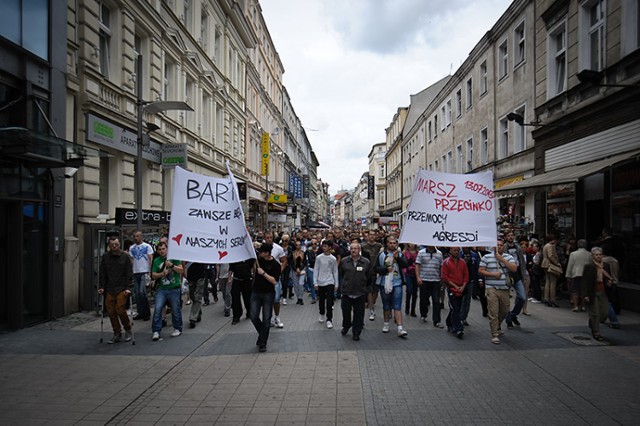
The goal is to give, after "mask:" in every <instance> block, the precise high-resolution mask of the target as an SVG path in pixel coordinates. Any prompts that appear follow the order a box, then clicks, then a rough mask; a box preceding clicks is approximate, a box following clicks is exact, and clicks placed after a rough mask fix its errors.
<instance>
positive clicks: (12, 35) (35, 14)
mask: <svg viewBox="0 0 640 426" xmlns="http://www.w3.org/2000/svg"><path fill="white" fill-rule="evenodd" d="M49 7H50V6H49V0H11V1H6V0H5V1H3V2H2V13H0V35H2V36H3V37H5V38H7V39H8V40H11V41H12V42H14V43H15V44H17V45H19V46H22V47H24V48H25V49H26V50H28V51H30V52H31V53H34V54H35V55H38V56H39V57H41V58H42V59H45V60H47V59H49Z"/></svg>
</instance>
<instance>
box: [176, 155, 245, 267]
mask: <svg viewBox="0 0 640 426" xmlns="http://www.w3.org/2000/svg"><path fill="white" fill-rule="evenodd" d="M227 171H228V173H229V177H226V178H214V177H210V176H203V175H199V174H197V173H192V172H189V171H187V170H184V169H183V168H182V167H176V168H175V177H174V180H173V199H172V204H171V205H172V208H171V223H170V226H169V253H168V255H169V257H170V258H171V259H179V260H182V261H188V262H199V263H233V262H239V261H242V260H245V259H250V258H251V259H255V257H256V252H255V250H254V248H253V243H252V241H251V237H250V235H249V233H248V231H247V228H246V227H245V220H244V213H243V211H242V207H241V205H240V199H239V197H238V192H237V191H238V190H237V188H238V187H237V184H236V181H235V178H234V177H233V174H232V173H231V170H229V166H228V165H227Z"/></svg>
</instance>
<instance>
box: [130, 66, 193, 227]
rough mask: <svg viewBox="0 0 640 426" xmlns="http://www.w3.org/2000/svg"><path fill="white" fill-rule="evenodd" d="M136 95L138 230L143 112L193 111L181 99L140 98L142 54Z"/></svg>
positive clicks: (139, 225)
mask: <svg viewBox="0 0 640 426" xmlns="http://www.w3.org/2000/svg"><path fill="white" fill-rule="evenodd" d="M136 97H137V106H138V109H137V114H138V123H137V124H138V126H137V127H138V128H137V133H138V136H137V139H138V141H137V142H138V146H137V148H138V150H137V155H136V168H135V173H136V200H135V202H136V224H137V227H138V230H140V229H142V146H143V145H144V134H143V128H142V125H143V122H142V119H143V113H144V111H147V112H148V113H150V114H157V113H159V112H162V111H169V110H183V111H193V108H191V107H190V106H189V105H188V104H187V103H186V102H182V101H156V102H149V101H144V100H143V99H142V55H138V58H137V64H136ZM148 128H149V131H148V132H147V136H148V134H149V133H151V132H152V131H154V130H158V127H157V126H156V125H155V124H153V123H151V124H149V125H148Z"/></svg>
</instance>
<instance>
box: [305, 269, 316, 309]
mask: <svg viewBox="0 0 640 426" xmlns="http://www.w3.org/2000/svg"><path fill="white" fill-rule="evenodd" d="M307 286H308V288H309V292H310V293H311V300H314V301H315V300H316V288H315V286H314V285H313V268H309V267H308V266H307Z"/></svg>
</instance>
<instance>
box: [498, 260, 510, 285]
mask: <svg viewBox="0 0 640 426" xmlns="http://www.w3.org/2000/svg"><path fill="white" fill-rule="evenodd" d="M498 265H499V264H498ZM500 269H502V273H503V274H504V276H505V280H504V282H505V284H506V285H507V287H509V288H511V287H513V277H512V276H511V274H510V273H509V272H508V271H506V270H505V269H504V268H503V267H502V266H500Z"/></svg>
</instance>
